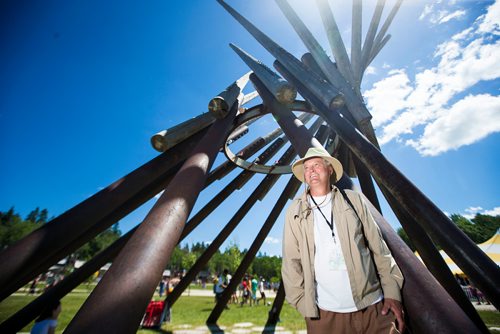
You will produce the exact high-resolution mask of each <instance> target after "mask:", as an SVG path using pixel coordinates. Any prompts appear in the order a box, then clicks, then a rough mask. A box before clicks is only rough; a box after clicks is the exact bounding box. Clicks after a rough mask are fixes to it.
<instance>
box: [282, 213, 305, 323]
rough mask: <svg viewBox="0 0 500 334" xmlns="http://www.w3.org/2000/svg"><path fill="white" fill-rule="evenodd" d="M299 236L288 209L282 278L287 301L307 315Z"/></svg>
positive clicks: (284, 234)
mask: <svg viewBox="0 0 500 334" xmlns="http://www.w3.org/2000/svg"><path fill="white" fill-rule="evenodd" d="M299 234H300V231H299V229H298V226H296V224H294V217H293V213H292V210H291V208H288V210H287V213H286V217H285V228H284V231H283V262H282V265H281V277H282V279H283V285H284V288H285V296H286V300H287V301H288V302H289V303H290V305H292V306H293V307H295V308H296V309H297V310H298V311H299V312H300V313H301V314H302V315H304V314H306V312H305V305H304V304H305V303H304V275H303V270H302V261H301V257H300V251H299V242H298V237H299Z"/></svg>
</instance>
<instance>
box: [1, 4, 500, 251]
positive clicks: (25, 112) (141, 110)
mask: <svg viewBox="0 0 500 334" xmlns="http://www.w3.org/2000/svg"><path fill="white" fill-rule="evenodd" d="M374 2H375V1H364V2H363V3H364V8H363V9H364V11H363V30H364V33H366V29H367V27H368V24H369V21H370V19H371V15H372V13H373V6H374ZM173 3H174V2H171V1H170V2H168V1H153V0H152V1H147V2H139V1H136V2H132V1H107V2H98V1H85V2H66V1H44V2H41V1H39V2H36V1H33V2H30V3H29V4H27V3H24V2H18V1H5V2H2V4H1V5H0V7H1V8H0V16H1V17H0V45H2V52H1V53H0V156H1V157H2V161H1V164H0V210H2V211H5V210H8V209H9V208H10V207H12V206H14V207H15V209H16V211H17V212H19V213H21V215H23V216H25V215H27V214H28V213H29V212H30V211H31V210H32V209H34V208H36V207H40V208H47V209H48V210H49V213H50V214H51V215H59V214H61V213H63V212H64V211H66V210H68V209H70V208H71V207H73V206H74V205H76V204H78V203H79V202H81V201H83V200H85V199H86V198H88V197H89V196H91V195H92V194H94V193H95V192H97V191H99V190H100V189H102V188H104V187H106V186H107V185H109V184H110V183H112V182H113V181H115V180H117V179H119V178H121V177H122V176H124V175H126V174H127V173H129V172H131V171H132V170H134V169H135V168H137V167H139V166H140V165H142V164H144V163H145V162H147V161H148V160H150V159H152V158H154V157H155V156H156V155H157V154H158V153H157V152H156V151H155V150H154V149H153V148H152V147H151V145H150V137H151V136H152V135H153V134H155V133H156V132H158V131H160V130H163V129H166V128H169V127H171V126H173V125H175V124H178V123H180V122H182V121H185V120H187V119H189V118H192V117H194V116H196V115H199V114H200V113H202V112H206V111H207V104H208V101H209V100H210V99H211V98H212V97H213V96H215V95H216V94H218V93H219V92H220V91H222V90H223V89H224V88H225V87H226V86H227V85H228V84H230V83H231V82H233V81H234V80H235V79H237V78H238V77H240V76H241V75H243V74H244V73H246V72H248V68H247V67H246V65H245V64H244V63H243V62H242V61H241V60H240V59H239V58H238V56H237V55H236V54H235V53H234V52H233V51H232V50H231V49H230V48H229V46H228V44H229V43H234V44H236V45H238V46H240V47H242V48H243V49H245V50H246V51H247V52H249V53H251V54H252V55H253V56H255V57H256V58H258V59H260V60H262V61H263V62H264V63H266V64H267V65H268V66H271V65H272V61H273V59H272V57H271V56H270V55H269V54H268V53H267V52H266V51H265V50H264V49H263V48H262V47H261V46H260V45H259V44H258V43H257V42H256V41H255V40H253V38H252V37H251V36H250V35H249V34H248V33H247V32H246V31H245V30H244V29H243V28H242V27H241V26H240V25H239V24H238V23H237V22H236V21H235V20H234V19H233V18H232V17H231V16H230V15H229V14H228V13H226V12H225V11H224V10H223V9H222V7H221V6H220V5H218V4H217V3H216V1H206V0H203V1H202V0H198V1H177V2H175V4H173ZM228 3H229V4H230V5H231V6H233V7H234V8H236V9H237V10H238V11H240V12H241V13H242V14H243V15H245V16H246V17H247V18H249V19H250V20H251V21H252V22H254V23H255V24H256V25H257V26H258V27H259V28H260V29H262V30H263V31H264V32H266V33H267V34H269V35H270V36H271V37H272V38H273V39H274V40H275V41H277V42H278V43H279V44H281V45H282V46H283V47H285V48H286V49H287V50H289V51H290V52H291V53H293V54H294V55H295V56H297V57H300V55H302V54H303V53H304V52H305V51H306V49H305V47H304V46H303V44H302V43H301V42H300V40H299V38H298V37H297V36H296V34H295V32H294V31H293V29H292V28H291V27H290V25H289V24H288V22H287V21H286V20H285V19H284V16H283V15H282V14H281V13H280V11H279V9H278V7H277V6H276V4H275V3H274V2H272V1H265V0H253V1H241V0H232V1H229V2H228ZM290 3H291V4H292V6H293V7H294V8H295V9H296V10H297V11H298V12H299V14H300V16H301V17H302V18H303V20H304V21H305V22H306V24H307V25H308V26H309V28H310V29H311V31H313V33H314V34H315V36H316V37H317V38H318V40H319V41H320V42H321V44H322V45H323V46H324V48H325V50H327V52H328V53H331V52H330V51H329V50H330V48H329V46H328V44H327V40H326V37H325V35H324V31H323V28H322V26H321V19H320V18H319V15H318V12H317V9H316V8H315V6H314V5H313V2H309V1H297V0H294V1H290ZM339 3H340V2H338V1H337V2H335V4H333V5H332V6H333V10H334V15H335V18H336V19H337V23H338V25H339V28H340V30H341V32H342V34H343V38H344V42H345V44H346V46H347V48H348V51H349V48H350V20H351V18H350V15H351V14H350V10H351V3H350V2H349V1H346V2H342V3H345V4H344V5H341V4H339ZM393 3H394V1H391V0H388V1H387V6H386V8H385V10H384V14H383V16H382V19H384V18H385V17H386V16H387V14H388V12H389V10H390V8H392V5H393ZM389 33H390V34H391V35H392V38H391V40H390V41H389V43H388V44H387V45H386V47H385V48H384V49H383V50H382V52H381V53H380V54H379V56H378V57H377V58H376V59H375V61H374V62H373V63H372V64H371V66H370V67H369V68H368V69H367V72H366V73H365V77H364V79H363V84H362V91H363V95H364V97H365V101H366V103H367V105H368V108H369V110H370V111H371V113H372V115H373V124H374V127H375V128H376V131H377V135H378V138H379V140H380V142H381V143H382V152H383V153H384V154H385V155H386V156H387V157H388V159H389V160H390V161H391V162H392V163H393V164H394V165H395V166H397V167H398V168H399V169H400V170H401V171H402V172H403V173H405V175H406V176H407V177H408V178H409V179H410V180H412V181H413V182H414V183H415V184H416V185H417V186H418V187H419V188H420V189H421V190H422V191H423V192H424V193H425V194H426V195H427V196H428V197H429V198H431V199H432V200H433V201H434V203H436V204H437V205H438V207H440V208H441V209H442V210H443V211H444V212H447V213H460V214H464V215H468V216H470V215H474V214H475V213H476V212H481V213H488V214H494V215H496V214H500V190H499V189H500V187H499V186H500V182H499V172H498V170H499V167H498V165H499V160H500V158H499V156H500V155H499V152H500V134H499V132H500V97H499V88H500V85H499V83H500V81H499V77H500V62H499V61H498V59H499V56H498V55H499V54H500V42H499V35H500V1H499V0H497V1H412V0H407V1H404V3H403V6H402V7H401V9H400V11H399V13H398V15H397V16H396V18H395V20H394V22H393V24H392V26H391V28H390V29H389ZM250 91H252V87H249V88H247V89H246V92H250ZM255 103H258V101H257V102H255ZM274 127H275V123H274V121H273V119H272V118H271V117H269V116H266V117H265V118H263V119H262V121H261V122H259V124H257V125H255V126H253V127H252V128H251V129H250V133H249V134H248V135H247V136H246V137H247V138H245V139H244V140H242V143H240V144H238V145H243V143H244V142H245V141H249V140H251V139H253V138H255V137H256V136H258V135H261V134H263V133H265V132H266V131H268V130H270V129H273V128H274ZM236 147H238V146H237V145H236ZM222 161H224V157H223V155H222V154H220V156H219V157H218V159H217V162H216V165H217V164H218V163H220V162H222ZM239 172H240V171H239V170H237V171H235V172H233V173H232V174H231V175H230V176H229V177H227V178H226V179H224V180H222V181H219V182H217V183H214V185H213V186H212V187H211V188H210V189H207V190H205V191H203V192H202V193H201V194H200V196H199V200H198V202H197V204H196V206H195V208H194V210H193V214H194V213H196V212H197V210H198V209H199V208H201V206H202V205H203V204H204V203H206V202H207V201H208V200H209V199H210V198H211V197H212V196H213V195H214V194H216V193H217V191H218V190H220V189H222V186H223V185H225V184H227V182H229V181H230V180H231V179H232V178H233V177H234V176H236V175H237V174H238V173H239ZM262 178H263V176H261V175H258V176H255V177H254V180H256V181H252V182H249V183H248V184H247V185H246V187H245V188H243V189H242V190H241V191H238V192H236V193H234V194H233V195H232V196H231V197H230V199H229V200H228V201H227V202H226V203H224V205H222V206H221V207H220V208H219V209H217V210H216V211H215V212H214V213H213V214H212V215H210V216H209V217H208V218H207V220H206V221H205V222H204V223H203V224H202V225H201V226H200V227H198V228H197V229H196V230H195V231H194V232H193V233H192V234H191V235H190V236H189V237H188V238H187V242H189V243H192V242H197V241H210V240H212V239H213V238H214V237H215V236H216V234H217V232H218V231H219V230H220V229H221V228H222V227H223V226H224V225H225V224H226V223H227V221H228V220H229V219H230V218H231V216H232V215H233V214H234V212H236V210H237V208H239V207H240V206H241V204H242V203H243V201H244V200H245V199H246V198H247V197H248V195H249V194H250V192H251V191H253V189H254V188H255V187H256V186H257V184H258V183H257V181H260V180H261V179H262ZM287 180H288V177H282V178H281V179H280V181H279V182H278V183H277V187H275V188H277V189H281V188H282V187H283V186H284V184H285V183H286V181H287ZM279 193H280V192H279V191H273V192H271V193H270V194H269V195H268V197H267V198H266V200H265V201H263V202H259V203H258V204H257V205H256V206H255V207H254V208H253V209H252V211H251V212H249V213H248V214H247V217H245V219H244V220H243V221H242V223H241V224H240V227H238V228H237V229H236V230H235V232H234V233H233V234H232V235H231V236H230V238H229V239H228V242H235V243H237V244H238V245H239V246H240V247H243V248H247V247H249V246H250V244H251V242H252V240H253V237H254V236H255V234H256V233H257V232H258V230H259V229H260V226H261V224H262V223H263V222H264V220H265V219H266V217H267V214H268V213H269V211H270V209H271V208H272V204H273V203H274V202H275V199H277V197H278V196H279ZM153 202H154V199H153V200H152V201H150V202H148V203H147V204H145V205H144V206H143V207H141V208H139V209H137V210H136V211H135V212H133V213H132V214H130V215H129V216H128V217H126V218H124V219H123V220H122V221H120V227H121V229H122V230H123V231H128V230H129V229H130V228H132V227H133V226H135V225H136V224H137V223H139V222H140V221H141V220H142V219H143V218H144V217H145V215H146V214H147V212H148V210H149V208H150V207H151V205H152V203H153ZM382 211H383V213H384V215H385V216H386V219H387V220H388V221H389V222H390V223H391V225H393V226H394V227H398V226H399V225H398V222H397V220H396V219H395V217H394V216H393V215H392V214H391V213H390V209H389V208H388V206H387V205H386V204H385V203H383V207H382ZM282 226H283V219H282V217H281V218H280V219H279V220H278V221H277V223H276V226H275V228H274V229H273V230H272V231H271V233H270V236H269V238H268V240H267V241H266V243H265V244H264V245H263V247H262V249H261V250H262V252H266V253H268V254H273V255H277V254H280V249H281V241H280V240H281V234H282ZM226 245H227V243H226V244H224V245H223V248H224V247H225V246H226Z"/></svg>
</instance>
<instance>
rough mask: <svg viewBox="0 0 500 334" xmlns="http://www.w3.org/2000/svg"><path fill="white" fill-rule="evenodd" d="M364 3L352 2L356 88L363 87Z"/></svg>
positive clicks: (354, 84)
mask: <svg viewBox="0 0 500 334" xmlns="http://www.w3.org/2000/svg"><path fill="white" fill-rule="evenodd" d="M362 18H363V2H362V0H353V1H352V28H351V64H352V73H353V76H354V83H353V86H354V88H357V90H358V91H357V92H358V93H360V92H359V87H360V85H361V80H360V78H361V39H362V37H361V31H362V22H363V19H362Z"/></svg>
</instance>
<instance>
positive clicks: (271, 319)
mask: <svg viewBox="0 0 500 334" xmlns="http://www.w3.org/2000/svg"><path fill="white" fill-rule="evenodd" d="M284 302H285V287H284V286H283V281H280V286H279V288H278V292H277V293H276V297H275V298H274V302H273V306H271V309H270V310H269V316H268V318H267V322H266V325H265V326H264V331H263V332H262V334H265V333H269V332H268V331H267V330H266V329H268V328H269V329H270V331H272V332H274V327H276V324H277V323H278V321H279V318H280V313H281V309H282V307H283V303H284Z"/></svg>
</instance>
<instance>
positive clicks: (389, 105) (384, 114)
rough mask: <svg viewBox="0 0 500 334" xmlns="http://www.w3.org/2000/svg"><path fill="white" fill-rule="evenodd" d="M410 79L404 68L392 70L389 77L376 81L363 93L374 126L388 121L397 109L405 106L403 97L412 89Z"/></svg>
mask: <svg viewBox="0 0 500 334" xmlns="http://www.w3.org/2000/svg"><path fill="white" fill-rule="evenodd" d="M409 83H410V79H409V78H408V76H407V75H406V73H405V71H404V70H393V71H390V72H389V77H388V78H386V79H384V80H381V81H378V82H377V83H375V84H374V85H373V86H374V87H373V89H371V90H368V91H366V92H365V93H364V96H365V98H366V99H367V105H368V108H369V109H370V110H371V111H372V113H373V119H372V123H373V126H374V127H377V126H379V125H381V124H384V123H386V122H388V121H390V120H391V119H392V118H393V117H394V115H396V113H397V112H398V111H399V110H402V109H404V108H406V106H407V104H406V102H405V98H406V97H407V96H408V94H409V93H410V92H411V91H412V88H411V87H410V86H409Z"/></svg>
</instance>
